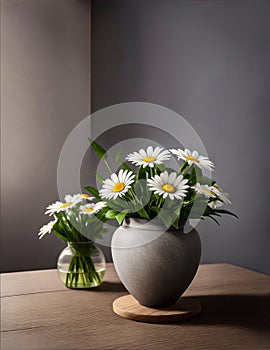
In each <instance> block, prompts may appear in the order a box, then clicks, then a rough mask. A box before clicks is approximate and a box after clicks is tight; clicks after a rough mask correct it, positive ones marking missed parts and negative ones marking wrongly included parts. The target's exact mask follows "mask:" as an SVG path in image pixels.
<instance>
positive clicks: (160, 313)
mask: <svg viewBox="0 0 270 350" xmlns="http://www.w3.org/2000/svg"><path fill="white" fill-rule="evenodd" d="M113 311H114V312H115V313H116V314H117V315H119V316H122V317H124V318H128V319H130V320H134V321H140V322H148V323H173V322H180V321H184V320H187V319H189V318H192V317H193V316H195V315H198V314H199V313H200V312H201V303H200V302H199V301H197V300H195V299H193V298H189V297H183V298H180V299H179V301H178V302H177V303H176V304H175V305H173V306H170V307H165V308H150V307H146V306H143V305H141V304H139V302H138V301H137V300H136V299H135V298H134V297H133V296H132V295H125V296H123V297H120V298H118V299H115V300H114V302H113Z"/></svg>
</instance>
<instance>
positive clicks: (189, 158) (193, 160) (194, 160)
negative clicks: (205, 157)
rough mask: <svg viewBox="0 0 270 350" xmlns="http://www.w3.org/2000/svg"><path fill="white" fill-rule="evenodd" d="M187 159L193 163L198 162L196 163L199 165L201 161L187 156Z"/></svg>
mask: <svg viewBox="0 0 270 350" xmlns="http://www.w3.org/2000/svg"><path fill="white" fill-rule="evenodd" d="M186 159H187V160H191V161H192V162H196V163H199V160H198V159H197V158H195V157H192V156H186Z"/></svg>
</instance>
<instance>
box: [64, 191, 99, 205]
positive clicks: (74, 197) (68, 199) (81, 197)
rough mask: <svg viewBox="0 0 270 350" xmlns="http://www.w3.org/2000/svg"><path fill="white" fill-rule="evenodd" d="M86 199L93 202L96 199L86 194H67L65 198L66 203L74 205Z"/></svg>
mask: <svg viewBox="0 0 270 350" xmlns="http://www.w3.org/2000/svg"><path fill="white" fill-rule="evenodd" d="M84 199H86V200H89V201H92V200H94V199H95V198H94V197H90V196H89V195H88V194H86V193H78V194H74V195H70V194H67V195H66V196H65V201H66V202H72V203H74V202H76V203H78V202H81V201H82V200H84Z"/></svg>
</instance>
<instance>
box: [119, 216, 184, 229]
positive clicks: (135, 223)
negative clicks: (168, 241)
mask: <svg viewBox="0 0 270 350" xmlns="http://www.w3.org/2000/svg"><path fill="white" fill-rule="evenodd" d="M122 226H123V227H124V228H129V227H130V228H137V229H142V230H144V229H147V230H149V231H160V230H162V231H164V232H165V231H171V230H176V229H175V228H166V226H165V225H164V224H163V222H162V221H161V220H159V219H158V218H154V219H151V220H146V219H139V218H126V219H125V220H124V223H123V225H122ZM181 227H184V223H183V224H182V223H181V224H180V225H179V229H180V228H181Z"/></svg>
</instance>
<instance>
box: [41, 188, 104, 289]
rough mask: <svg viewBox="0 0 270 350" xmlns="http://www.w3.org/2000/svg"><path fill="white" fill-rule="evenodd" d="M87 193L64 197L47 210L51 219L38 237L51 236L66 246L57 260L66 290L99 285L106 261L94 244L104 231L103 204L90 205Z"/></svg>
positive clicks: (90, 198)
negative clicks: (54, 236) (51, 234)
mask: <svg viewBox="0 0 270 350" xmlns="http://www.w3.org/2000/svg"><path fill="white" fill-rule="evenodd" d="M93 199H94V198H93V197H90V196H89V195H87V194H76V195H66V196H65V202H60V201H57V202H55V203H53V204H51V205H49V206H48V207H47V211H46V212H45V214H48V215H49V216H54V220H53V221H51V222H49V223H48V224H47V225H44V226H43V227H41V229H40V231H39V233H38V235H39V238H40V239H41V238H43V236H44V235H46V234H48V233H51V232H52V231H53V232H54V233H55V235H56V236H57V237H58V238H60V239H61V240H62V241H64V242H66V243H67V244H68V246H67V248H66V249H64V250H63V252H62V253H61V254H60V256H59V259H58V264H57V266H58V273H59V276H60V279H61V280H62V282H63V283H64V284H65V286H66V287H69V288H90V287H94V286H98V285H100V284H101V282H102V280H103V277H104V274H105V258H104V255H103V253H102V252H101V250H100V249H99V248H97V247H96V245H95V243H94V241H95V239H96V238H100V237H101V236H102V234H103V233H104V232H105V230H104V228H103V222H104V221H105V220H104V215H105V212H104V207H105V205H106V204H105V203H104V202H98V203H94V202H93Z"/></svg>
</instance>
